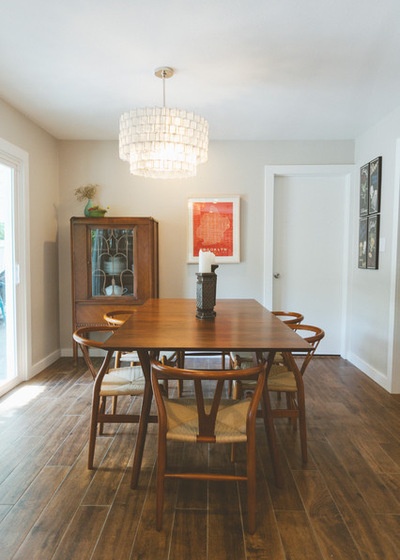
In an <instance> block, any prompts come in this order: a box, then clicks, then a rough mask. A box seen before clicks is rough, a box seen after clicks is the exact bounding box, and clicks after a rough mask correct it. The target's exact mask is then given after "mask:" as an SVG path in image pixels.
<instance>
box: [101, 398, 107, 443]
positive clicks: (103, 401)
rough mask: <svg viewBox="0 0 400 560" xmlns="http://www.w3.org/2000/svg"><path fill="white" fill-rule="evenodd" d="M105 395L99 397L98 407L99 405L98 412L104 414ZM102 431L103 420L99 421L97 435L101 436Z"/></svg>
mask: <svg viewBox="0 0 400 560" xmlns="http://www.w3.org/2000/svg"><path fill="white" fill-rule="evenodd" d="M106 401H107V399H106V397H100V407H99V413H100V414H104V413H105V411H106ZM103 433H104V422H100V424H99V436H102V435H103Z"/></svg>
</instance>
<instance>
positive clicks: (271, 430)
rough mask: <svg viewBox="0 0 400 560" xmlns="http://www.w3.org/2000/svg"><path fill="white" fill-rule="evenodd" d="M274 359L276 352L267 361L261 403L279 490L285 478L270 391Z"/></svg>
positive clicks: (271, 353) (270, 354)
mask: <svg viewBox="0 0 400 560" xmlns="http://www.w3.org/2000/svg"><path fill="white" fill-rule="evenodd" d="M274 358H275V352H270V353H269V355H268V360H267V375H266V380H265V384H264V389H263V395H262V401H261V402H262V408H263V418H264V427H265V433H266V434H267V439H268V445H269V450H270V453H271V458H272V468H273V471H274V477H275V484H276V485H277V486H278V488H282V487H283V478H282V471H281V469H280V460H279V450H278V444H277V441H276V433H275V426H274V422H273V418H272V408H271V401H270V400H269V391H268V376H269V372H270V369H271V366H272V364H273V361H274Z"/></svg>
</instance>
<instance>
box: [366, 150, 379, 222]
mask: <svg viewBox="0 0 400 560" xmlns="http://www.w3.org/2000/svg"><path fill="white" fill-rule="evenodd" d="M381 175H382V158H381V157H377V158H375V159H373V160H372V161H370V162H369V183H368V214H376V213H377V212H379V211H380V204H381Z"/></svg>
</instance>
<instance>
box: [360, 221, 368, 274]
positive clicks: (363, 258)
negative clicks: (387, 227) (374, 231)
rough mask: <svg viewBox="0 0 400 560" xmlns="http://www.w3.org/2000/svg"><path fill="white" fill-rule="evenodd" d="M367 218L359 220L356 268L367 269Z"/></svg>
mask: <svg viewBox="0 0 400 560" xmlns="http://www.w3.org/2000/svg"><path fill="white" fill-rule="evenodd" d="M367 239H368V218H367V217H365V218H360V226H359V232H358V268H367Z"/></svg>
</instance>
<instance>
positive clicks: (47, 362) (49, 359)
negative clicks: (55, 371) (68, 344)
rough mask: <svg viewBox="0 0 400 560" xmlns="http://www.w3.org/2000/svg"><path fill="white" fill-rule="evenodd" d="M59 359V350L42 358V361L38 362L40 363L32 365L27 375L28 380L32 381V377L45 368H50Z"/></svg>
mask: <svg viewBox="0 0 400 560" xmlns="http://www.w3.org/2000/svg"><path fill="white" fill-rule="evenodd" d="M60 357H61V352H60V350H56V351H55V352H53V353H52V354H49V355H48V356H46V358H43V360H40V362H36V364H32V367H31V370H30V372H29V375H28V379H32V377H35V375H37V374H38V373H40V372H41V371H43V370H44V369H46V368H47V367H49V366H51V364H54V362H56V361H57V360H58V359H59V358H60Z"/></svg>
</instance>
